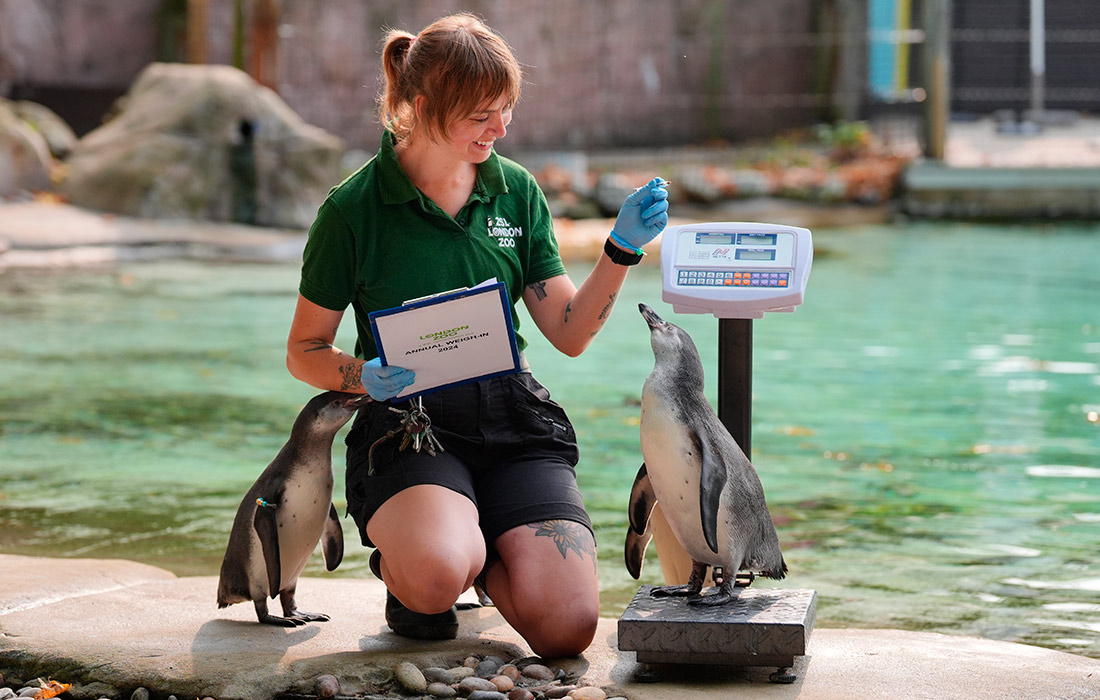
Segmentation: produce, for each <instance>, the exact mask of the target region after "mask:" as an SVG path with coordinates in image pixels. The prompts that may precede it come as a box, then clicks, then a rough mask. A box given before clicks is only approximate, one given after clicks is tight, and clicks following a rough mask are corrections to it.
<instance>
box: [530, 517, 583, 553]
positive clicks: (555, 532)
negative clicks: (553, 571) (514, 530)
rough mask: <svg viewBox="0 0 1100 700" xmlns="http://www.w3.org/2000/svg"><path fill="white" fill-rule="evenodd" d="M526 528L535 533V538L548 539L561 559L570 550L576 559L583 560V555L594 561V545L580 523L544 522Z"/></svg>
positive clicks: (567, 521)
mask: <svg viewBox="0 0 1100 700" xmlns="http://www.w3.org/2000/svg"><path fill="white" fill-rule="evenodd" d="M527 527H529V528H531V529H532V530H534V531H535V537H549V538H550V539H552V540H553V541H554V544H556V545H557V546H558V551H559V552H561V558H562V559H565V558H566V556H565V555H566V554H567V553H568V552H569V551H570V550H572V551H574V552H576V553H577V556H578V557H581V558H582V559H583V558H584V555H585V554H588V555H590V556H591V557H592V561H593V563H595V561H596V545H595V543H594V542H593V541H592V536H591V535H590V534H589V533H588V529H587V528H586V527H584V526H583V525H581V524H580V523H575V522H573V521H572V520H544V521H542V522H539V523H528V524H527Z"/></svg>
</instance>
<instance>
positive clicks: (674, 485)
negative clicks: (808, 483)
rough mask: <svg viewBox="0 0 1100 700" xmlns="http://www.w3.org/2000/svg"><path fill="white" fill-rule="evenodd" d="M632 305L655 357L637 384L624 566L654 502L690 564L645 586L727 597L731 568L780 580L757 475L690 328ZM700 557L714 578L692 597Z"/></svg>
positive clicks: (706, 599)
mask: <svg viewBox="0 0 1100 700" xmlns="http://www.w3.org/2000/svg"><path fill="white" fill-rule="evenodd" d="M638 309H639V311H641V314H642V317H643V318H644V319H645V321H646V323H647V324H648V325H649V330H650V344H651V345H652V347H653V354H654V358H655V363H654V367H653V371H652V372H651V373H650V375H649V377H648V378H647V379H646V381H645V386H644V387H643V389H642V420H641V444H642V456H643V458H644V459H645V462H644V463H643V464H642V467H641V469H640V470H639V471H638V476H637V478H636V479H635V481H634V486H633V488H632V489H631V492H630V508H629V516H630V529H629V530H628V531H627V536H626V566H627V570H628V571H629V572H630V574H631V575H632V576H633V577H634V578H638V577H639V576H640V575H641V570H642V560H643V558H644V557H645V549H646V545H648V544H649V540H650V539H651V537H652V535H651V534H650V532H649V519H650V515H651V513H652V512H653V507H654V505H655V504H656V503H660V504H661V510H662V511H663V513H664V515H665V517H666V518H667V520H668V524H669V527H670V529H671V530H672V532H673V534H674V535H675V536H676V540H677V541H678V542H679V543H680V545H681V546H682V547H683V548H684V550H685V551H686V552H687V553H688V555H690V556H691V559H692V569H691V576H690V578H689V580H688V583H687V584H686V585H680V586H659V587H656V588H654V589H653V590H652V594H653V595H655V596H670V595H677V596H695V597H693V598H692V599H691V600H689V601H688V602H689V604H693V605H722V604H724V603H727V602H729V601H731V600H734V599H735V598H736V596H735V595H734V592H733V588H734V585H735V583H736V574H737V572H738V571H748V572H750V574H760V575H762V576H766V577H768V578H774V579H781V578H783V577H784V576H785V575H786V573H787V564H786V562H784V561H783V553H782V552H781V551H780V549H779V537H778V535H776V532H775V525H774V524H773V523H772V519H771V514H770V513H769V512H768V506H767V503H766V502H765V500H764V488H763V486H762V485H761V484H760V477H759V476H758V475H757V473H756V470H755V469H754V468H753V466H752V464H751V463H750V462H749V460H748V458H747V457H746V456H745V453H744V452H743V451H742V450H741V448H740V446H738V444H737V442H736V441H735V440H734V439H733V437H732V436H731V435H730V434H729V431H727V430H726V428H725V426H724V425H722V423H721V421H720V420H719V419H718V416H717V415H715V413H714V410H713V409H712V408H711V405H710V403H709V402H708V401H707V399H706V397H705V396H704V395H703V363H702V360H700V358H699V351H698V350H697V349H696V347H695V343H694V342H693V341H692V340H691V336H689V335H688V334H687V333H686V332H685V331H684V330H683V329H682V328H680V327H678V326H676V325H673V324H671V323H668V322H667V321H665V320H663V319H662V318H661V317H660V316H658V315H657V314H656V313H655V312H654V311H653V309H651V308H649V307H648V306H646V305H645V304H639V305H638ZM708 566H713V567H716V568H717V567H721V569H722V576H721V583H720V585H719V587H718V590H717V592H714V593H710V594H708V595H705V596H698V594H699V593H700V591H701V590H702V588H703V581H704V580H705V578H706V574H707V567H708ZM716 578H717V577H716Z"/></svg>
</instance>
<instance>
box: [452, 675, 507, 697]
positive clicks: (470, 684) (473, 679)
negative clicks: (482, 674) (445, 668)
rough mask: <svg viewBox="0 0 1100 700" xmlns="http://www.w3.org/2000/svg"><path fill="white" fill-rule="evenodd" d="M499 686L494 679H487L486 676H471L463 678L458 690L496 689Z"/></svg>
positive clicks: (470, 691) (463, 691)
mask: <svg viewBox="0 0 1100 700" xmlns="http://www.w3.org/2000/svg"><path fill="white" fill-rule="evenodd" d="M496 689H497V687H496V686H495V685H493V683H492V681H487V680H485V679H484V678H478V677H477V676H470V677H469V678H463V679H462V682H460V683H459V684H458V692H460V693H467V694H468V693H472V692H473V691H475V690H496Z"/></svg>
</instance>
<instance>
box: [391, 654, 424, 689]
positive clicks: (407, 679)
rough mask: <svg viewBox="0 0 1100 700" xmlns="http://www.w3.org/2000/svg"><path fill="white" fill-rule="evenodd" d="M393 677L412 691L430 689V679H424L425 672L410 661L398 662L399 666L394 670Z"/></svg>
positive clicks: (403, 686)
mask: <svg viewBox="0 0 1100 700" xmlns="http://www.w3.org/2000/svg"><path fill="white" fill-rule="evenodd" d="M393 677H394V679H395V680H396V681H397V683H398V685H400V686H401V687H402V688H404V689H405V690H408V691H410V692H413V693H423V692H424V691H425V690H427V689H428V681H427V680H425V679H424V674H423V673H421V672H420V669H419V668H417V667H416V665H414V664H411V663H409V662H408V661H402V662H401V663H399V664H397V668H395V669H394V671H393Z"/></svg>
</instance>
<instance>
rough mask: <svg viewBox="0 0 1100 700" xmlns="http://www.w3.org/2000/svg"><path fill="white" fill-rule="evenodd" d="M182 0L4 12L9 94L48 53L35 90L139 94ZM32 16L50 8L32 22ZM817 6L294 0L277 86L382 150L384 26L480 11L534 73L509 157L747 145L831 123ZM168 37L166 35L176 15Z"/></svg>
mask: <svg viewBox="0 0 1100 700" xmlns="http://www.w3.org/2000/svg"><path fill="white" fill-rule="evenodd" d="M168 1H169V0H127V2H125V3H119V2H115V1H112V0H40V1H39V2H37V3H25V4H24V3H23V0H0V94H3V91H4V88H5V84H4V82H3V76H4V71H5V66H9V67H10V66H11V65H12V64H13V62H15V61H16V58H17V59H18V61H21V62H22V63H23V64H29V63H34V62H35V61H38V60H41V59H45V58H46V57H47V55H48V54H49V55H52V56H53V58H52V59H51V60H53V62H54V64H56V65H53V67H50V68H49V69H36V70H33V71H29V72H27V71H24V73H22V74H21V77H22V79H24V81H26V80H27V79H30V80H31V81H32V82H37V83H38V84H49V83H53V84H58V83H69V84H93V83H94V84H97V85H100V86H102V85H108V84H109V85H113V86H114V87H116V88H117V89H118V90H119V91H120V92H121V91H124V90H125V88H126V87H127V86H128V85H129V82H130V81H131V80H132V79H133V76H134V75H136V74H137V72H138V71H139V70H140V69H141V67H142V66H144V65H145V64H146V63H148V62H149V61H152V60H155V59H156V57H157V50H158V49H157V47H158V46H161V47H162V48H163V46H164V45H165V42H164V41H163V40H162V39H163V38H162V37H158V36H157V33H158V12H160V11H161V10H162V9H163V8H164V7H165V5H164V4H163V3H165V2H168ZM33 4H37V5H38V6H39V7H38V10H37V11H35V12H28V11H26V9H25V7H26V5H33ZM816 4H817V3H816V2H815V0H601V1H598V2H594V1H593V0H466V2H450V1H445V0H438V1H430V0H323V1H320V0H282V2H281V13H282V16H281V19H282V28H281V31H280V38H279V45H278V90H279V93H280V94H281V95H282V96H283V98H284V99H286V101H287V102H288V103H289V104H290V106H291V107H292V108H294V109H295V110H296V111H297V112H298V113H299V114H300V115H301V116H302V118H303V119H305V120H306V121H308V122H310V123H313V124H316V125H318V126H320V127H322V128H324V129H327V130H328V131H331V132H333V133H335V134H337V135H339V136H341V137H342V138H343V139H344V140H345V141H346V142H347V143H348V145H349V146H353V147H362V148H367V149H373V148H374V147H375V146H376V145H377V141H378V137H379V135H380V126H379V125H378V124H377V122H376V119H375V117H374V104H375V97H376V94H377V89H378V76H379V73H380V63H379V58H380V49H381V40H382V35H383V32H384V30H385V28H386V27H397V28H402V29H407V30H409V31H412V32H416V31H418V30H419V29H421V28H422V27H424V26H425V25H427V24H428V23H430V22H431V21H432V20H434V19H435V18H437V17H439V16H441V15H444V14H447V13H450V12H454V11H458V10H469V11H472V12H475V13H476V14H479V15H481V16H482V17H484V18H485V19H486V21H487V22H488V23H489V24H490V25H491V26H492V27H493V28H494V29H496V30H497V31H498V32H500V33H501V34H502V35H503V36H504V37H505V39H507V40H508V42H509V44H511V46H512V48H513V50H514V51H515V54H516V56H517V58H518V59H519V60H520V62H521V63H522V64H523V65H524V66H525V78H526V82H525V85H524V90H523V98H522V101H521V103H520V105H519V107H518V109H517V110H516V113H515V120H514V122H513V125H512V127H511V128H510V129H509V135H508V138H507V139H506V141H505V142H503V143H502V145H503V146H504V147H505V149H507V148H525V149H542V148H545V149H560V148H608V147H628V146H656V145H666V144H686V143H701V142H704V141H707V140H711V139H725V140H730V141H737V140H741V139H744V138H749V137H754V136H762V135H768V134H773V133H775V132H777V131H779V130H781V129H783V128H787V127H791V126H796V125H802V124H808V123H812V122H813V121H815V120H816V118H817V116H818V113H817V111H816V105H817V102H816V98H815V97H814V95H813V94H812V92H813V89H814V88H813V59H814V52H815V46H814V43H815V42H814V40H813V38H812V37H813V31H814V19H815V18H814V12H815V10H814V7H815V6H816ZM209 12H210V15H209V25H208V32H207V56H208V61H209V62H211V63H231V62H232V44H233V31H232V27H233V3H232V2H229V1H228V0H214V1H212V2H210V5H209ZM31 15H33V16H34V17H35V18H37V19H36V21H43V22H45V23H46V24H48V25H51V26H52V27H53V30H52V34H50V39H49V41H46V42H44V43H42V44H35V43H34V42H29V41H23V42H13V41H12V40H11V39H10V37H9V38H8V39H5V35H6V34H10V33H11V31H10V29H9V28H7V27H5V26H4V25H9V26H10V24H11V22H10V20H11V18H13V17H15V18H22V19H21V21H22V20H26V18H27V17H29V16H31ZM159 25H160V27H161V29H160V30H159V31H160V32H161V33H163V32H164V31H165V30H164V21H163V17H161V18H160V21H159ZM158 41H159V43H158ZM13 46H15V49H13V48H12V47H13ZM5 51H6V52H7V53H6V54H5ZM5 55H7V56H9V57H11V56H14V57H16V58H5ZM8 72H9V73H10V72H11V71H10V70H8ZM7 85H9V86H10V85H11V81H10V80H9V81H8V83H7Z"/></svg>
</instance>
